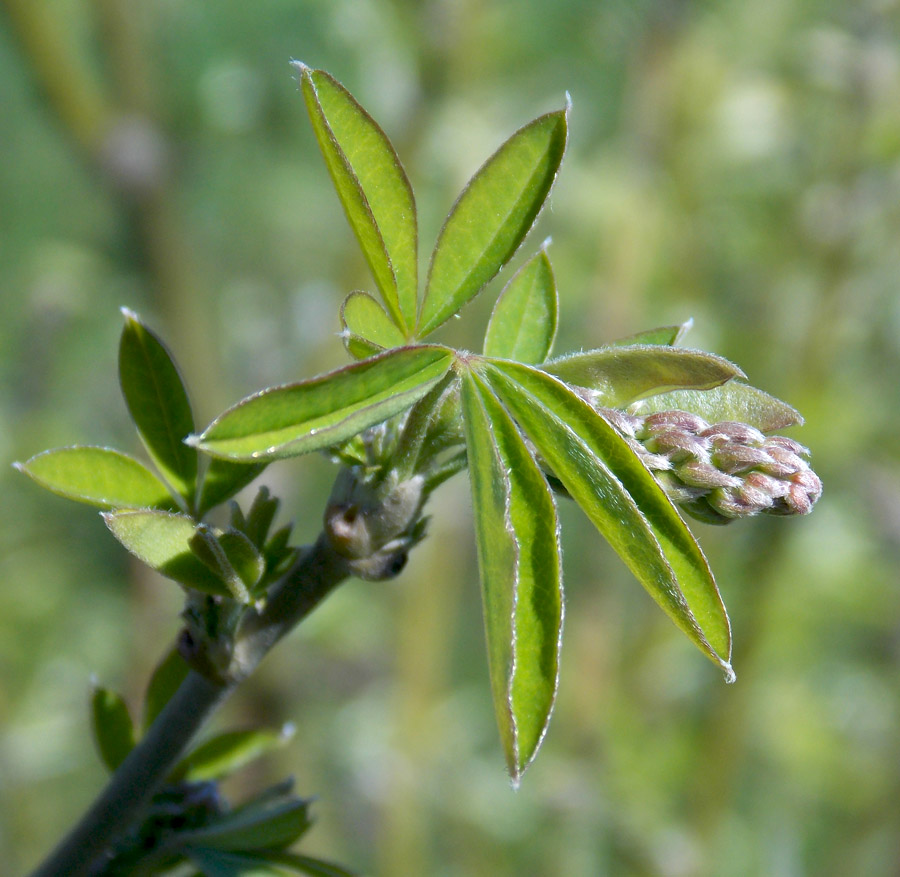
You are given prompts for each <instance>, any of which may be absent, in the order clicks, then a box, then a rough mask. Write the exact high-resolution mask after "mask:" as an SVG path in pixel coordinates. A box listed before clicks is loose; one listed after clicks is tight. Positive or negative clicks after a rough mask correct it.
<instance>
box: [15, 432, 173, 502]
mask: <svg viewBox="0 0 900 877" xmlns="http://www.w3.org/2000/svg"><path fill="white" fill-rule="evenodd" d="M14 465H15V467H16V468H17V469H18V470H19V471H20V472H23V473H24V474H25V475H27V476H28V477H29V478H31V479H32V480H33V481H35V482H37V483H38V484H40V485H41V487H45V488H46V489H47V490H50V491H52V492H53V493H56V494H59V495H60V496H64V497H66V498H67V499H74V500H75V501H76V502H83V503H86V504H87V505H92V506H95V507H97V508H101V509H127V508H131V509H141V508H161V509H172V508H174V507H175V503H174V502H173V500H172V494H171V493H170V491H169V488H168V487H166V485H165V484H163V482H162V481H160V480H159V478H157V477H156V475H154V474H153V473H152V472H151V471H150V470H149V469H148V468H147V467H146V466H145V465H144V464H143V463H141V462H139V461H138V460H135V459H134V457H129V456H128V454H123V453H122V452H121V451H115V450H113V449H112V448H97V447H93V446H90V445H74V446H72V447H70V448H55V449H54V450H50V451H43V452H42V453H40V454H36V455H35V456H33V457H32V458H31V459H30V460H26V461H25V462H24V463H15V464H14Z"/></svg>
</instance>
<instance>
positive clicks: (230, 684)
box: [32, 535, 350, 877]
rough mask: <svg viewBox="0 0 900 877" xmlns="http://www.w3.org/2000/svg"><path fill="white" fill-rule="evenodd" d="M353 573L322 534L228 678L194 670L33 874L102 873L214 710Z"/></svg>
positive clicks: (260, 620)
mask: <svg viewBox="0 0 900 877" xmlns="http://www.w3.org/2000/svg"><path fill="white" fill-rule="evenodd" d="M349 574H350V569H349V567H348V565H347V561H346V560H345V559H344V558H342V557H340V556H339V555H338V554H336V553H335V551H334V550H333V548H332V547H331V544H330V542H329V541H328V539H327V538H326V537H325V536H324V535H323V536H321V537H320V538H319V540H318V541H317V542H316V544H315V545H313V546H312V547H311V548H310V549H308V550H307V551H306V552H305V553H304V554H303V555H302V556H301V557H300V559H299V560H298V561H297V563H296V564H295V565H294V566H293V567H292V568H291V570H290V571H289V572H288V573H286V574H285V576H284V578H283V579H282V580H281V581H280V582H279V583H278V584H277V585H276V586H275V588H274V590H273V591H272V593H271V596H270V598H269V600H268V601H267V602H266V604H265V606H264V608H263V609H261V610H260V611H259V612H258V613H254V614H251V615H249V616H248V617H247V619H246V620H245V623H244V624H243V626H242V630H241V632H240V634H239V637H238V641H237V643H236V645H235V655H234V657H235V660H234V663H233V669H232V672H231V673H229V675H228V678H227V680H226V681H224V682H214V681H211V680H210V679H207V678H206V677H205V676H202V675H200V674H199V673H197V672H195V671H191V672H190V674H189V675H188V677H187V678H186V679H185V681H184V682H183V683H182V685H181V687H180V688H179V689H178V691H177V692H176V693H175V695H174V696H173V697H172V699H171V700H170V701H169V703H168V704H166V707H165V709H163V711H162V712H161V713H160V714H159V716H158V717H157V719H156V721H155V722H154V723H153V725H152V726H151V728H150V730H149V731H148V732H147V734H146V736H145V737H144V738H143V739H142V740H141V741H140V743H139V744H138V745H137V746H136V747H135V748H134V749H133V750H132V751H131V753H130V754H129V755H128V757H127V758H126V759H125V760H124V761H123V762H122V764H121V765H120V766H119V768H118V770H117V771H116V772H115V774H114V775H113V777H112V779H111V780H110V781H109V784H108V785H107V787H106V788H105V789H104V790H103V792H102V793H101V794H100V796H99V797H98V798H97V800H96V801H95V802H94V804H93V805H92V806H91V808H90V809H89V810H88V811H87V813H85V815H84V816H83V817H82V819H81V821H80V822H79V823H78V824H77V825H76V826H75V828H73V829H72V831H71V832H70V833H69V835H68V836H67V837H66V838H65V839H64V840H63V841H62V843H60V845H59V846H58V847H57V848H56V850H54V852H53V853H51V855H50V856H49V858H48V859H47V860H46V861H45V862H44V863H43V864H42V865H40V866H39V867H38V869H37V870H36V871H34V873H33V875H32V877H58V875H62V874H65V875H67V877H88V875H91V874H99V873H102V871H103V867H104V864H105V856H106V855H108V851H109V848H110V845H111V844H112V842H113V841H114V840H115V839H116V838H117V837H119V836H120V835H121V834H122V833H123V832H125V831H127V830H128V828H129V827H130V826H131V825H132V824H133V823H134V822H135V821H136V820H137V818H138V817H139V816H140V814H141V812H142V811H143V809H144V807H145V806H146V804H147V803H148V802H149V800H150V799H151V797H152V796H153V794H154V792H156V790H157V789H158V788H159V787H160V786H161V785H162V784H163V782H164V781H165V779H166V776H167V775H168V774H169V772H170V771H171V770H172V768H173V767H174V766H175V764H176V763H177V762H178V760H179V759H180V758H181V756H182V755H183V754H184V752H185V750H186V749H187V747H188V745H189V744H190V742H191V740H192V739H193V737H194V735H195V734H196V733H197V731H199V729H200V728H201V727H202V725H203V724H204V723H205V722H206V720H207V719H208V718H209V716H210V715H212V713H213V712H214V711H215V710H216V709H217V708H218V707H219V706H220V705H221V704H222V703H223V702H224V701H225V700H226V698H227V697H228V696H229V695H230V694H231V692H232V691H233V690H234V688H236V687H237V685H238V683H239V682H241V681H242V680H243V679H245V678H246V677H247V676H248V675H250V673H252V672H253V670H254V669H255V668H256V666H257V665H258V664H259V662H260V661H261V660H262V659H263V658H264V657H265V655H266V654H267V653H268V652H269V650H270V649H271V648H272V646H274V645H275V643H276V642H278V640H280V639H281V637H283V636H284V635H285V634H286V633H287V632H288V631H289V630H291V629H292V628H293V627H295V626H296V625H297V624H298V623H299V622H300V621H301V620H302V619H303V618H305V617H306V616H307V615H308V614H309V613H310V612H311V611H312V610H313V609H314V608H315V607H316V606H317V605H318V604H319V603H320V602H321V601H322V600H323V599H324V598H325V596H327V595H328V594H329V593H330V592H331V591H332V589H333V588H334V587H335V586H336V585H338V584H339V583H340V582H341V581H343V580H344V579H345V578H347V576H348V575H349Z"/></svg>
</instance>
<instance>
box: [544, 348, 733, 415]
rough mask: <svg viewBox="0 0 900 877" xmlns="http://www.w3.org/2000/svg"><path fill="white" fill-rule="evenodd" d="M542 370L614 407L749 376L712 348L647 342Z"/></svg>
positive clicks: (567, 360) (575, 356)
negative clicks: (678, 390) (596, 395)
mask: <svg viewBox="0 0 900 877" xmlns="http://www.w3.org/2000/svg"><path fill="white" fill-rule="evenodd" d="M542 369H543V370H544V371H545V372H547V373H548V374H551V375H553V376H554V377H557V378H559V379H560V380H561V381H563V382H564V383H566V384H570V385H572V386H576V387H585V388H587V389H590V390H594V391H595V392H596V393H598V394H599V396H598V398H597V399H596V400H595V402H596V404H598V405H605V406H606V407H608V408H624V407H625V406H626V405H629V404H631V403H632V402H634V401H636V400H638V399H642V398H644V397H645V396H651V395H655V394H657V393H665V392H668V391H669V390H674V389H683V388H686V387H690V388H693V389H698V390H706V389H709V388H711V387H716V386H719V385H720V384H724V383H725V382H726V381H729V380H731V379H732V378H735V377H743V376H744V373H743V372H742V371H741V370H740V369H739V368H738V367H737V366H736V365H734V363H731V362H729V361H728V360H727V359H723V358H722V357H721V356H715V355H714V354H712V353H704V352H703V351H701V350H690V349H689V348H686V347H662V346H658V345H644V344H640V345H635V346H630V347H601V348H600V349H598V350H589V351H587V352H585V353H574V354H571V355H569V356H563V357H560V358H559V359H554V360H552V361H551V362H548V363H545V364H544V365H543V366H542Z"/></svg>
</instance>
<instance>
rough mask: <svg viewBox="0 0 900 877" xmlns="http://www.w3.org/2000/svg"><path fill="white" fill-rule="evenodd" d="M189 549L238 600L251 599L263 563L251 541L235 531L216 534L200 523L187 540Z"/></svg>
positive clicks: (264, 569) (243, 601)
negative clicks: (188, 540)
mask: <svg viewBox="0 0 900 877" xmlns="http://www.w3.org/2000/svg"><path fill="white" fill-rule="evenodd" d="M190 546H191V551H193V552H194V554H195V555H196V556H197V557H199V558H200V560H201V561H202V562H203V563H204V564H206V566H207V567H209V569H210V570H211V571H212V572H213V573H214V574H215V575H216V576H217V577H218V578H220V579H222V581H224V582H225V583H226V584H227V585H228V588H229V590H230V591H231V595H232V596H233V597H234V599H235V600H237V601H238V602H240V603H250V602H251V596H250V595H251V592H252V590H253V588H254V587H255V586H256V584H257V583H258V582H259V580H260V579H261V578H262V575H263V573H264V572H265V571H266V562H265V560H263V557H262V555H261V554H260V553H259V552H258V551H257V550H256V548H255V547H254V545H253V543H252V542H251V541H250V540H249V539H248V538H247V537H246V536H245V535H244V534H243V533H240V532H239V531H237V530H226V531H225V532H224V533H216V532H214V531H213V529H212V527H209V526H208V525H206V524H199V525H198V526H197V528H196V530H195V531H194V535H193V536H192V537H191V540H190Z"/></svg>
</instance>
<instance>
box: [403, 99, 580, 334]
mask: <svg viewBox="0 0 900 877" xmlns="http://www.w3.org/2000/svg"><path fill="white" fill-rule="evenodd" d="M565 148H566V111H565V110H560V111H558V112H555V113H548V114H547V115H545V116H540V117H539V118H537V119H535V120H534V121H533V122H529V123H528V124H527V125H525V126H524V127H523V128H520V129H519V130H518V131H517V132H516V133H515V134H513V135H512V137H510V138H509V140H507V141H506V142H505V143H504V144H503V145H502V146H501V147H500V148H499V149H498V150H497V151H496V152H495V153H494V154H493V155H492V156H491V157H490V158H489V159H488V160H487V161H486V162H485V163H484V165H482V167H481V169H480V170H479V171H478V172H477V173H476V174H475V176H474V177H472V179H471V180H469V182H468V184H467V185H466V188H465V189H463V192H462V194H461V195H460V196H459V199H458V200H457V202H456V204H454V205H453V209H452V210H451V211H450V215H449V216H448V217H447V220H446V222H445V223H444V227H443V228H442V229H441V233H440V235H439V236H438V240H437V244H435V247H434V252H433V253H432V256H431V267H430V269H429V272H428V283H427V286H426V288H425V296H424V298H423V300H422V308H421V312H420V314H419V329H418V334H419V337H420V338H424V337H426V336H427V335H428V334H429V333H430V332H433V331H434V330H435V329H437V327H438V326H440V325H441V324H442V323H444V322H446V321H447V320H449V319H450V317H452V316H453V315H454V314H455V313H457V311H459V309H460V308H462V307H463V305H465V304H466V303H467V302H468V301H470V300H471V299H472V298H474V297H475V296H476V295H477V294H478V292H479V291H480V290H481V289H482V287H483V286H484V285H485V284H486V283H487V282H488V281H489V280H490V279H491V278H492V277H494V275H495V274H496V273H497V272H498V271H499V270H500V269H501V268H502V267H503V266H504V265H505V264H506V263H507V262H508V261H509V259H510V257H511V256H512V255H513V253H515V251H516V250H517V249H518V248H519V245H520V244H521V243H522V241H523V239H524V238H525V235H526V234H528V232H529V230H530V229H531V227H532V225H534V222H535V220H536V219H537V216H538V214H539V213H540V210H541V207H542V206H543V205H544V202H545V201H546V200H547V196H548V195H549V194H550V188H551V186H552V185H553V181H554V179H555V178H556V174H557V171H558V170H559V165H560V162H561V161H562V157H563V153H564V152H565Z"/></svg>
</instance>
